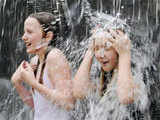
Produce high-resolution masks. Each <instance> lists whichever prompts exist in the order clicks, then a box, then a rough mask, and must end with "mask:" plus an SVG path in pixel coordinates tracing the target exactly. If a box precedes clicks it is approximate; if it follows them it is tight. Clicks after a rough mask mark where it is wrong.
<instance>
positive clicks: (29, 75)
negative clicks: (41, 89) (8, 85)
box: [21, 61, 36, 86]
mask: <svg viewBox="0 0 160 120" xmlns="http://www.w3.org/2000/svg"><path fill="white" fill-rule="evenodd" d="M21 70H22V71H21V77H22V79H23V81H24V82H26V83H27V84H28V85H30V86H32V85H33V84H34V83H35V82H36V80H35V79H36V78H35V76H34V72H33V68H32V67H31V65H30V64H29V63H28V62H26V61H24V62H23V65H22V68H21Z"/></svg>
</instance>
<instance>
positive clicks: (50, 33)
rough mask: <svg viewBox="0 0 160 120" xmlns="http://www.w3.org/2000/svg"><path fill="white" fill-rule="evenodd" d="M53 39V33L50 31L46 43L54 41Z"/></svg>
mask: <svg viewBox="0 0 160 120" xmlns="http://www.w3.org/2000/svg"><path fill="white" fill-rule="evenodd" d="M53 37H54V34H53V32H51V31H49V32H47V35H46V37H45V38H46V41H50V40H52V39H53Z"/></svg>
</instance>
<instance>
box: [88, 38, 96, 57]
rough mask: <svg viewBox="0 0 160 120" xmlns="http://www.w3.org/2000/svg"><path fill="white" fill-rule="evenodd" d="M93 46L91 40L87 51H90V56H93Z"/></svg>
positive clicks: (93, 43) (93, 42)
mask: <svg viewBox="0 0 160 120" xmlns="http://www.w3.org/2000/svg"><path fill="white" fill-rule="evenodd" d="M94 47H95V41H94V40H92V41H91V42H90V43H89V45H88V52H90V53H91V54H92V56H94Z"/></svg>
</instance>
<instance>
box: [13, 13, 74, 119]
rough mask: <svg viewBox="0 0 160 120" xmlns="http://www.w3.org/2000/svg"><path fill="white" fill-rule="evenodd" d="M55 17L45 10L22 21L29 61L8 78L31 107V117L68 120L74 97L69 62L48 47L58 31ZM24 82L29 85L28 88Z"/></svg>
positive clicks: (24, 62)
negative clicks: (32, 110)
mask: <svg viewBox="0 0 160 120" xmlns="http://www.w3.org/2000/svg"><path fill="white" fill-rule="evenodd" d="M55 18H56V17H55V16H54V15H52V14H51V13H48V12H39V13H34V14H31V15H30V16H29V17H28V18H27V19H26V20H25V23H24V35H23V37H22V39H23V40H24V42H25V44H26V50H27V53H28V54H35V57H33V58H32V59H31V62H30V63H28V62H27V61H23V62H22V63H21V64H20V65H19V67H18V69H17V70H16V71H15V73H14V74H13V76H12V78H11V80H12V83H13V84H14V86H15V88H16V90H17V92H18V93H19V95H20V97H21V98H22V100H23V101H24V103H26V104H27V105H29V106H31V107H32V108H33V109H34V112H35V113H34V120H70V119H71V118H70V116H69V112H68V111H67V110H70V109H71V108H72V107H73V103H74V99H73V96H72V91H71V87H72V85H71V75H70V68H69V64H68V62H67V60H66V58H65V56H64V55H63V53H62V52H61V51H60V50H59V49H57V48H52V49H51V47H50V43H51V42H52V41H53V40H55V38H56V33H57V30H58V27H57V25H58V21H56V19H55ZM23 82H25V83H27V84H28V85H29V86H31V88H32V90H31V91H28V90H27V89H25V87H24V86H23V84H22V83H23Z"/></svg>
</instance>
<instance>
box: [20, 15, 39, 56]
mask: <svg viewBox="0 0 160 120" xmlns="http://www.w3.org/2000/svg"><path fill="white" fill-rule="evenodd" d="M22 39H23V40H24V42H25V44H26V49H27V53H30V54H35V53H36V52H37V50H36V47H37V45H38V44H39V43H40V42H41V41H42V28H41V25H40V23H39V22H38V20H37V19H35V18H32V17H28V18H27V19H26V20H25V23H24V34H23V37H22Z"/></svg>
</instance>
